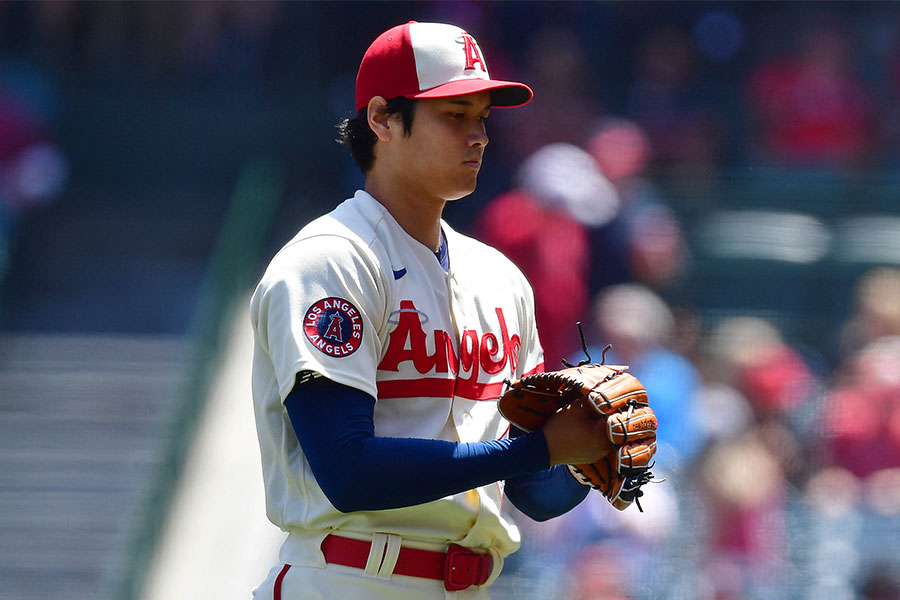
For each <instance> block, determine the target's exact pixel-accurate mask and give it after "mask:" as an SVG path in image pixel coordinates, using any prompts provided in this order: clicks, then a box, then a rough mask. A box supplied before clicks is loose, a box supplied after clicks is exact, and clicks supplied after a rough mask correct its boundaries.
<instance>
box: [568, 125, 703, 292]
mask: <svg viewBox="0 0 900 600" xmlns="http://www.w3.org/2000/svg"><path fill="white" fill-rule="evenodd" d="M586 149H587V151H588V152H589V153H590V154H591V156H593V157H594V160H595V161H596V163H597V166H598V168H599V169H600V171H601V172H602V173H603V175H604V176H606V178H607V179H609V181H610V183H612V185H613V186H614V187H615V189H616V192H617V193H618V196H619V202H620V208H619V211H618V213H617V214H616V218H615V219H614V220H613V221H611V222H609V223H607V224H605V225H603V226H601V227H595V228H592V230H591V232H590V233H591V256H592V257H593V258H594V260H593V261H592V262H591V291H592V292H597V291H599V290H600V289H601V288H603V287H605V286H607V285H610V284H616V283H625V282H629V281H638V282H641V283H643V284H645V285H648V286H650V287H651V288H654V289H657V290H661V289H665V288H666V287H668V286H669V285H671V284H672V283H673V282H674V281H675V280H676V279H677V278H678V277H679V276H680V275H681V274H682V271H683V267H684V263H685V260H686V256H687V244H686V241H685V239H684V234H683V233H682V230H681V225H680V223H679V222H678V220H677V218H676V216H675V214H674V213H673V211H672V210H671V209H670V208H669V207H668V205H667V204H666V203H665V201H664V200H663V198H662V195H661V194H660V192H659V190H658V189H657V188H656V186H654V185H653V184H652V183H651V182H650V181H649V180H648V179H646V178H645V177H644V170H645V168H646V166H647V163H648V161H649V160H650V157H651V155H652V154H653V149H652V147H651V144H650V140H649V138H648V137H647V134H646V133H645V132H644V130H643V129H642V128H641V127H640V126H638V125H637V124H636V123H635V122H633V121H629V120H627V119H620V118H612V117H607V118H603V119H601V120H600V122H599V124H598V125H597V127H596V130H595V133H594V134H593V135H592V136H591V138H590V139H589V140H588V142H587V145H586Z"/></svg>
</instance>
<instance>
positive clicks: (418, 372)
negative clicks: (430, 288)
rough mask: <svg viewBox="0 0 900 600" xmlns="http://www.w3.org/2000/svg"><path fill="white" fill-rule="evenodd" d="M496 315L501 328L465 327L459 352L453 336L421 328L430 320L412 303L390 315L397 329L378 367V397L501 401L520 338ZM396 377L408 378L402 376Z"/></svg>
mask: <svg viewBox="0 0 900 600" xmlns="http://www.w3.org/2000/svg"><path fill="white" fill-rule="evenodd" d="M494 312H495V315H496V318H497V330H496V331H477V330H475V329H468V328H467V329H464V330H463V331H462V332H461V334H460V339H459V344H458V351H457V344H456V343H455V340H454V337H453V334H452V333H451V332H447V331H443V330H441V329H432V330H431V331H430V332H428V331H426V329H425V327H424V326H423V325H427V322H428V318H427V317H426V316H425V315H424V314H423V313H422V312H421V311H419V310H418V309H417V308H416V306H415V304H414V303H413V301H412V300H403V301H401V302H400V310H398V311H395V313H394V314H393V315H392V321H393V320H396V327H395V328H394V330H393V331H391V333H390V336H389V339H388V347H387V351H386V352H385V353H384V357H383V358H382V360H381V363H380V364H379V365H378V370H379V371H380V372H381V373H382V374H383V375H385V376H384V377H380V378H379V379H380V380H379V382H378V395H379V397H382V398H407V397H416V396H432V397H448V398H449V397H453V396H460V397H463V398H468V399H470V400H488V399H496V398H497V397H499V395H500V393H502V389H503V379H504V378H505V377H513V376H515V375H516V372H517V368H518V363H519V347H520V345H521V339H520V337H519V335H518V334H517V333H513V334H510V333H509V327H508V325H507V323H506V318H505V317H504V315H503V310H502V309H501V308H499V307H498V308H496V309H495V310H494ZM394 373H397V374H400V375H406V376H403V377H399V378H398V377H396V376H395V375H393V374H394ZM407 374H408V375H407Z"/></svg>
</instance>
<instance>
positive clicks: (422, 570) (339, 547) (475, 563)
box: [322, 535, 494, 592]
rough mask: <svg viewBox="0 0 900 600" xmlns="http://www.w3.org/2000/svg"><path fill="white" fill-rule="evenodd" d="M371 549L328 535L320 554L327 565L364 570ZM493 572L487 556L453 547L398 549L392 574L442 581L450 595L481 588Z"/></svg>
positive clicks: (490, 558) (343, 538)
mask: <svg viewBox="0 0 900 600" xmlns="http://www.w3.org/2000/svg"><path fill="white" fill-rule="evenodd" d="M371 546H372V543H371V542H367V541H364V540H354V539H351V538H345V537H341V536H337V535H329V536H328V537H326V538H325V540H324V541H323V542H322V552H323V553H324V554H325V561H326V562H329V563H333V564H337V565H344V566H346V567H356V568H358V569H365V568H366V563H367V562H368V561H369V548H371ZM493 568H494V559H493V558H492V557H491V555H490V554H484V553H481V552H475V551H474V550H470V549H468V548H463V547H462V546H457V545H456V544H452V545H451V546H450V548H448V549H447V551H446V552H437V551H434V550H418V549H416V548H405V547H401V548H400V555H399V556H398V557H397V565H396V566H395V567H394V574H395V575H408V576H410V577H424V578H425V579H437V580H440V581H443V582H444V587H445V588H446V589H447V590H449V591H451V592H452V591H458V590H464V589H466V588H467V587H469V586H471V585H483V584H484V583H485V582H486V581H487V580H488V578H489V577H490V576H491V571H492V570H493Z"/></svg>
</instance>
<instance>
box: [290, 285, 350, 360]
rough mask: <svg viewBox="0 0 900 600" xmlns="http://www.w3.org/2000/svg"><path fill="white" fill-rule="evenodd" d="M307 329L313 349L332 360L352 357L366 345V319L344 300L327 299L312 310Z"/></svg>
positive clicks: (307, 312) (304, 320)
mask: <svg viewBox="0 0 900 600" xmlns="http://www.w3.org/2000/svg"><path fill="white" fill-rule="evenodd" d="M303 328H304V330H305V331H306V337H307V339H309V341H310V342H312V345H313V346H315V347H316V348H318V349H319V350H321V351H322V352H324V353H325V354H327V355H328V356H334V357H337V358H340V357H343V356H350V355H351V354H353V353H354V352H356V351H357V350H358V349H359V346H360V345H361V344H362V332H363V322H362V316H361V315H360V314H359V311H358V310H357V309H356V307H355V306H353V304H351V303H350V302H348V301H347V300H344V299H343V298H325V299H324V300H319V301H318V302H316V303H315V304H313V305H312V306H310V307H309V310H307V311H306V316H305V317H304V318H303Z"/></svg>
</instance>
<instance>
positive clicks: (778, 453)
mask: <svg viewBox="0 0 900 600" xmlns="http://www.w3.org/2000/svg"><path fill="white" fill-rule="evenodd" d="M706 355H707V367H708V369H709V371H708V372H707V373H706V375H707V376H708V377H711V378H712V379H713V380H717V381H719V382H724V383H725V384H727V385H730V386H732V387H734V389H735V390H737V391H738V392H739V393H740V394H741V395H742V396H743V397H744V398H746V400H747V403H748V406H749V407H750V408H751V410H752V413H753V426H754V427H755V428H756V430H757V432H758V435H759V436H760V439H762V440H763V441H764V442H765V443H766V445H767V448H768V451H769V452H770V453H772V454H773V455H774V456H775V457H776V459H777V461H778V463H779V464H780V465H781V468H782V469H783V470H784V473H785V475H786V476H787V477H788V478H789V479H790V480H792V481H798V482H799V480H801V479H802V478H805V477H806V476H808V474H809V469H810V467H811V458H810V456H809V455H810V453H811V451H812V449H811V448H809V447H808V444H809V442H810V441H811V440H812V438H813V436H814V434H815V431H814V424H815V423H816V419H817V418H818V401H819V398H820V396H821V393H822V382H821V381H820V379H819V377H818V375H817V374H816V373H815V372H814V371H813V370H812V368H811V367H810V365H809V363H808V361H807V360H806V358H805V357H804V356H803V355H802V354H801V353H800V352H799V351H798V350H797V349H796V348H794V347H793V346H791V345H790V344H789V343H788V342H787V341H785V339H784V338H783V337H782V335H781V332H780V331H779V330H778V329H777V328H776V327H775V326H774V325H773V324H772V323H770V322H769V321H767V320H765V319H761V318H758V317H732V318H730V319H726V320H724V321H723V322H722V323H720V324H719V325H718V326H717V327H716V328H715V329H714V331H713V332H712V333H711V335H710V337H709V340H708V342H707V350H706Z"/></svg>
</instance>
